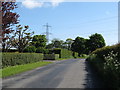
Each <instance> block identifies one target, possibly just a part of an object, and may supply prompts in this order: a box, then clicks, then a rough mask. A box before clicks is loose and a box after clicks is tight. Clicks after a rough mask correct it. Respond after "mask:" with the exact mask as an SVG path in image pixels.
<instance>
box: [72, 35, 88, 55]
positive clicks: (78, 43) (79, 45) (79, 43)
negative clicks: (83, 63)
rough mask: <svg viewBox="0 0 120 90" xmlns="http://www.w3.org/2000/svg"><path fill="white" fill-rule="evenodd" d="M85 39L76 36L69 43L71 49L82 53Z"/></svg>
mask: <svg viewBox="0 0 120 90" xmlns="http://www.w3.org/2000/svg"><path fill="white" fill-rule="evenodd" d="M85 41H86V40H85V39H84V38H82V37H77V38H76V39H75V40H74V42H73V43H72V45H71V50H72V51H74V52H78V54H79V56H80V54H83V53H84V50H85Z"/></svg>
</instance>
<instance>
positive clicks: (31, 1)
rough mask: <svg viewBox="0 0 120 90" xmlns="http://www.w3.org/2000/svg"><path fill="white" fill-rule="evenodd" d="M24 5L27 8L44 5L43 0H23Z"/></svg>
mask: <svg viewBox="0 0 120 90" xmlns="http://www.w3.org/2000/svg"><path fill="white" fill-rule="evenodd" d="M22 5H23V6H25V7H26V8H30V9H32V8H36V7H42V6H43V2H39V1H37V0H24V1H22Z"/></svg>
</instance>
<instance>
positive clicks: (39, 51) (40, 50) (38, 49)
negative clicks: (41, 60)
mask: <svg viewBox="0 0 120 90" xmlns="http://www.w3.org/2000/svg"><path fill="white" fill-rule="evenodd" d="M44 50H45V48H44V47H38V48H37V49H36V53H44Z"/></svg>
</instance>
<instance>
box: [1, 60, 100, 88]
mask: <svg viewBox="0 0 120 90" xmlns="http://www.w3.org/2000/svg"><path fill="white" fill-rule="evenodd" d="M2 85H3V88H96V87H97V88H100V87H101V86H102V84H101V81H100V79H99V78H98V77H97V75H96V74H95V73H94V72H93V71H92V70H91V68H90V67H89V65H88V64H87V62H86V61H85V60H84V59H69V60H63V61H56V62H54V63H52V64H49V65H47V66H44V67H40V68H36V69H34V70H31V71H27V72H24V73H22V74H19V75H16V76H12V77H9V78H6V79H3V81H2Z"/></svg>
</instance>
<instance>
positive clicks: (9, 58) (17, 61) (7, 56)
mask: <svg viewBox="0 0 120 90" xmlns="http://www.w3.org/2000/svg"><path fill="white" fill-rule="evenodd" d="M41 60H43V54H39V53H2V68H4V67H8V66H15V65H22V64H27V63H33V62H38V61H41Z"/></svg>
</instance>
